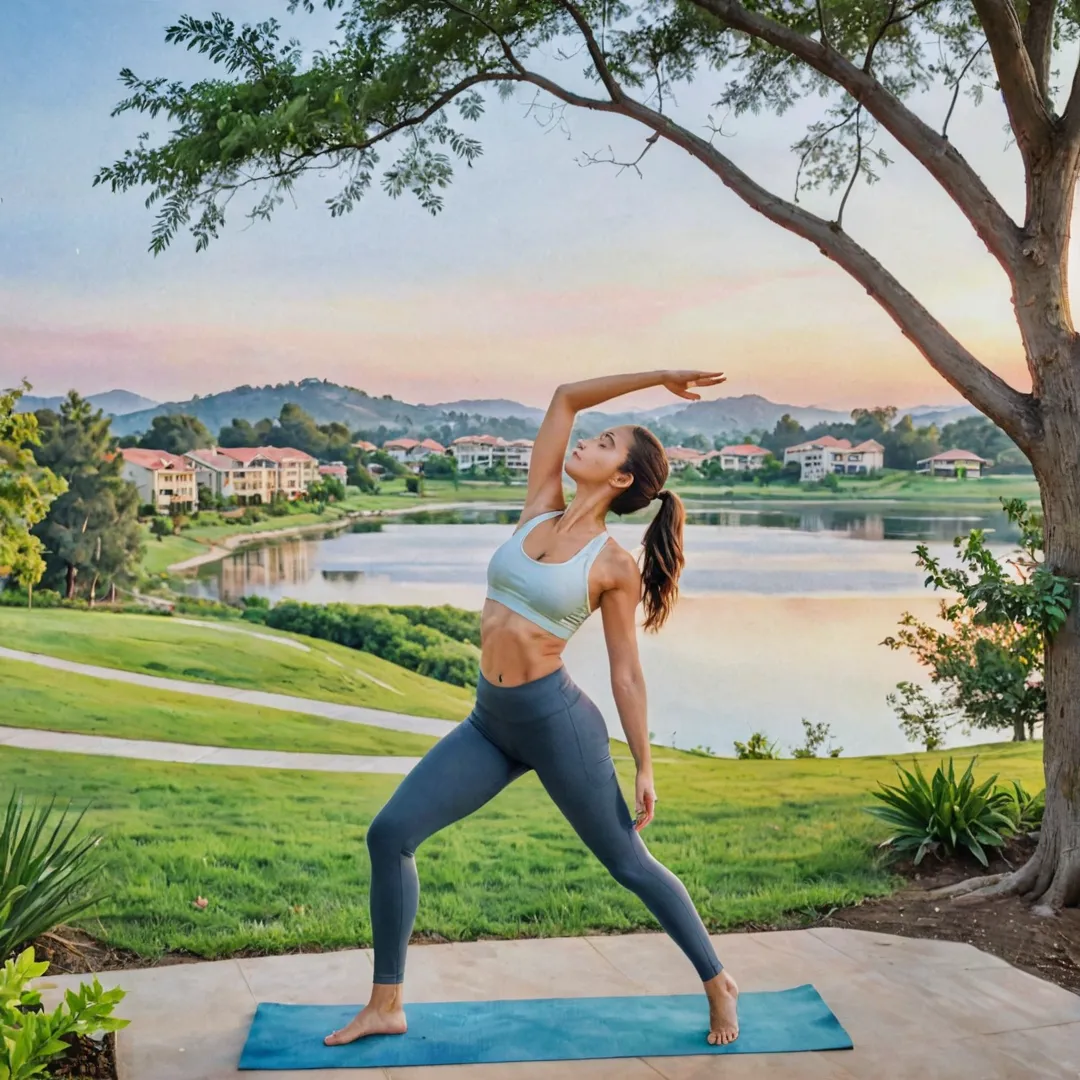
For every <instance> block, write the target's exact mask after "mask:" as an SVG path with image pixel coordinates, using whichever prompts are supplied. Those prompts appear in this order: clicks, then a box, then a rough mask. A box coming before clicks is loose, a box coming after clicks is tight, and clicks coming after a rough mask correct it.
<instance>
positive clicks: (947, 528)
mask: <svg viewBox="0 0 1080 1080" xmlns="http://www.w3.org/2000/svg"><path fill="white" fill-rule="evenodd" d="M517 516H518V515H517V511H516V510H500V511H490V510H489V511H478V510H467V511H454V512H451V513H438V514H435V513H425V514H422V515H420V514H418V515H411V516H410V518H388V519H385V520H384V521H382V522H375V521H371V520H366V521H364V522H362V523H360V527H359V528H358V529H357V530H355V531H350V532H343V533H340V534H338V535H336V536H334V537H332V538H328V539H326V538H324V539H312V540H302V539H293V540H288V541H282V542H280V543H275V544H272V545H268V546H265V547H262V548H254V549H249V550H247V551H243V552H239V553H237V554H235V555H233V556H231V557H230V558H228V559H226V560H225V561H224V562H222V563H220V564H216V565H213V566H209V567H204V568H203V569H202V571H200V573H199V576H198V578H197V579H195V581H193V583H192V591H194V592H197V593H198V594H201V595H204V596H213V597H221V598H224V599H230V600H231V599H236V598H239V597H240V596H244V595H250V594H253V593H254V594H259V595H263V596H267V597H270V598H271V599H274V600H279V599H282V598H285V597H290V598H295V599H298V600H308V601H313V602H332V601H347V602H351V603H408V604H441V603H451V604H455V605H458V606H460V607H465V608H470V609H474V610H475V609H478V608H479V607H480V606H481V605H482V603H483V598H484V586H485V576H486V567H487V563H488V560H489V558H490V557H491V554H492V552H493V551H494V550H495V548H496V547H497V546H498V545H499V544H500V543H502V542H503V541H504V540H505V539H506V537H507V536H508V535H509V532H510V530H511V528H512V526H513V524H514V523H515V522H516V520H517ZM425 519H426V523H424V522H425ZM690 521H691V524H689V525H688V527H687V530H686V552H687V567H686V572H685V575H684V577H683V582H682V596H683V599H682V601H681V603H680V604H679V606H678V608H677V610H676V613H675V615H674V616H673V618H672V620H671V621H670V623H669V624H668V626H666V627H665V628H664V630H663V632H662V633H660V634H659V635H644V634H642V635H640V643H641V655H642V663H643V665H644V667H645V673H646V677H647V680H648V684H649V703H650V728H651V729H652V730H653V732H654V733H655V736H656V739H657V740H658V741H659V742H662V743H667V744H669V745H670V744H672V743H674V744H675V745H677V746H680V747H693V746H698V745H701V746H710V747H712V748H713V750H715V751H716V752H719V753H722V754H730V753H731V752H732V747H731V744H732V740H734V739H745V738H746V736H747V735H749V734H750V733H751V732H752V731H754V730H758V729H761V730H764V731H766V732H767V733H768V734H769V735H770V737H772V738H776V739H779V740H780V743H781V745H782V746H783V747H784V750H785V752H787V753H790V749H791V747H792V746H794V745H798V744H799V742H800V739H801V735H802V728H801V725H800V718H801V717H805V718H806V719H808V720H810V721H812V722H815V723H816V722H819V721H823V720H825V721H828V722H829V723H831V725H832V728H833V732H834V734H835V737H836V740H837V741H838V742H839V743H840V744H841V745H843V747H844V749H845V753H847V754H865V753H891V752H899V751H902V750H903V749H905V747H906V744H905V740H904V738H903V736H902V735H901V733H900V732H899V730H898V728H897V725H896V719H895V717H894V715H893V713H892V711H891V710H890V709H889V707H888V705H887V704H886V702H885V694H886V693H887V692H888V691H889V690H891V689H892V688H893V687H894V686H895V685H896V683H897V682H898V681H900V680H901V679H918V678H919V676H920V671H919V669H918V667H917V666H916V665H915V664H914V662H913V661H912V660H911V659H910V658H909V657H908V656H907V655H905V654H897V653H892V652H890V651H889V650H887V649H885V648H884V647H882V646H881V645H880V642H881V640H882V639H883V638H884V637H885V636H886V635H887V634H889V633H892V632H893V631H894V630H895V629H896V624H897V620H898V619H899V617H900V615H901V614H902V613H903V612H904V611H906V610H910V611H913V612H914V613H915V614H917V615H919V616H920V617H923V618H931V617H932V616H933V614H934V613H935V612H936V607H937V601H936V599H935V598H934V597H933V595H932V594H929V593H927V592H926V590H925V589H924V588H923V584H922V582H923V574H922V573H921V572H920V571H919V570H917V569H916V567H915V562H914V557H913V555H912V549H913V548H914V546H915V544H916V543H918V542H925V543H927V545H928V547H929V548H930V549H931V551H932V552H934V553H935V554H939V555H942V556H945V557H946V558H951V556H952V552H953V546H952V543H951V540H952V537H953V536H955V535H956V534H957V533H966V532H968V531H969V530H970V529H972V528H975V527H981V528H986V529H992V530H994V532H993V534H992V536H993V539H994V541H995V546H999V545H1000V544H1001V542H1002V541H1003V539H1004V538H1005V537H1004V536H1003V534H1004V533H1005V528H1004V526H1005V524H1006V523H1005V522H1004V519H1003V516H999V515H994V514H987V515H981V514H972V515H970V516H953V515H944V516H943V515H940V514H936V515H935V514H932V513H929V512H926V513H922V512H913V511H908V510H907V509H906V508H905V509H903V510H897V512H896V513H895V514H893V513H892V512H891V511H890V512H886V513H882V512H881V511H873V512H867V511H864V510H862V509H860V508H850V507H834V506H828V507H799V508H797V509H794V510H792V509H772V508H769V509H767V510H762V509H746V510H744V509H742V508H737V509H728V508H725V509H723V510H717V509H710V510H709V511H707V512H705V513H700V514H699V513H694V514H693V515H692V516H691V518H690ZM644 524H645V522H644V520H643V519H642V520H636V521H616V522H614V523H613V524H612V525H611V526H610V529H611V532H612V534H613V535H614V536H615V538H616V539H617V540H618V541H619V542H620V543H621V544H623V545H624V546H626V547H628V548H630V549H631V550H632V549H633V548H634V547H635V546H636V545H638V544H639V543H640V539H641V535H642V532H643V529H644ZM566 657H567V664H568V666H569V668H570V670H571V673H572V674H573V676H574V678H575V679H576V680H577V681H578V682H579V683H580V684H581V685H582V687H583V688H584V689H585V690H586V691H587V692H588V693H589V694H590V696H592V697H593V698H594V699H595V700H596V702H597V704H598V705H600V706H601V708H602V709H603V710H604V712H605V715H606V716H607V717H608V723H609V726H610V728H611V730H612V731H613V732H618V730H619V728H618V718H617V716H616V714H615V708H614V702H613V700H612V697H611V692H610V689H609V687H608V674H607V666H606V657H605V652H604V638H603V631H602V625H601V622H600V619H599V618H594V619H591V620H589V622H588V623H587V624H586V626H585V627H584V628H583V630H582V631H581V632H580V633H579V634H578V635H577V636H576V637H575V638H574V639H573V640H572V641H571V643H570V646H569V648H568V650H567V654H566ZM954 741H957V742H959V741H961V739H960V736H959V735H957V736H956V738H955V740H954Z"/></svg>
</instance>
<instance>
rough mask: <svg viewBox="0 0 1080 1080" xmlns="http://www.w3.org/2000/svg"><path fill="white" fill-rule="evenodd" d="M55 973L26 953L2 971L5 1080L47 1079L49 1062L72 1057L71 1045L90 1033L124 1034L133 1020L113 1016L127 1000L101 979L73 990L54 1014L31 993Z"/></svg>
mask: <svg viewBox="0 0 1080 1080" xmlns="http://www.w3.org/2000/svg"><path fill="white" fill-rule="evenodd" d="M48 970H49V965H48V963H47V962H42V963H37V962H36V961H35V959H34V950H33V949H26V950H25V951H24V952H22V953H20V954H19V955H18V956H16V957H14V958H13V959H10V960H8V961H7V962H6V963H5V964H4V967H3V968H2V969H0V1077H3V1080H30V1078H31V1077H35V1076H42V1075H43V1074H44V1073H45V1070H46V1068H47V1067H48V1063H49V1062H50V1061H52V1060H53V1059H54V1058H57V1057H60V1056H61V1055H63V1054H66V1053H67V1051H68V1049H69V1047H70V1045H71V1041H72V1040H73V1039H76V1038H80V1037H85V1036H88V1035H96V1034H99V1033H104V1032H109V1031H119V1030H120V1029H121V1028H124V1027H127V1025H128V1021H127V1020H121V1019H119V1018H118V1017H115V1016H113V1015H112V1011H113V1008H114V1007H115V1006H116V1005H117V1004H119V1002H120V1001H121V1000H122V999H123V997H124V991H123V990H120V989H114V990H104V989H102V986H101V983H100V982H98V980H97V978H95V979H94V981H93V982H92V983H90V984H89V985H87V984H86V983H83V984H82V985H81V986H80V987H79V989H78V990H77V991H76V990H68V991H67V993H66V994H65V995H64V1000H63V1002H62V1003H61V1004H59V1005H57V1007H56V1008H55V1009H53V1011H52V1012H51V1013H47V1012H45V1011H44V1010H43V1008H42V1006H41V994H40V992H39V991H37V990H31V989H30V983H31V982H32V981H33V980H34V979H39V978H41V976H42V975H44V974H45V972H46V971H48Z"/></svg>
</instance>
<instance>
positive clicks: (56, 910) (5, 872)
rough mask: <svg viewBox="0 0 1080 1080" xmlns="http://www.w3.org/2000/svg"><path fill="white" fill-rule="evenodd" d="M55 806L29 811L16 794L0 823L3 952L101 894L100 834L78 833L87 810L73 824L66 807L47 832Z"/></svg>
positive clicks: (75, 912)
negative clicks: (96, 883)
mask: <svg viewBox="0 0 1080 1080" xmlns="http://www.w3.org/2000/svg"><path fill="white" fill-rule="evenodd" d="M54 806H55V800H53V801H52V802H50V803H49V805H48V806H46V807H40V806H39V807H36V808H33V809H31V810H29V811H27V810H25V809H24V807H23V802H22V799H21V798H20V797H19V796H18V795H17V794H13V795H12V796H11V798H10V799H9V801H8V806H7V813H6V814H5V816H4V822H3V827H2V828H0V957H8V956H11V955H12V954H13V953H14V952H15V951H16V950H17V949H18V948H19V947H20V946H22V945H26V944H27V943H29V942H31V941H33V940H34V939H35V938H36V937H38V936H39V935H40V934H44V933H46V932H47V931H49V930H51V929H53V927H55V926H59V925H61V924H62V923H65V922H68V921H69V920H71V919H73V918H74V917H75V916H76V915H81V914H82V913H83V912H84V911H86V910H87V909H88V908H90V907H92V906H93V905H94V904H96V903H97V902H98V900H99V899H101V897H100V896H97V895H94V894H92V893H90V892H89V891H88V888H87V886H88V885H89V883H90V881H91V880H92V879H93V878H95V877H96V876H97V875H98V873H99V872H100V865H99V861H98V859H97V858H95V856H94V849H95V848H96V847H97V845H98V843H99V841H100V837H98V836H93V835H91V836H83V837H82V838H77V837H76V835H75V833H76V830H77V829H78V827H79V825H80V824H81V823H82V818H83V815H82V814H79V816H78V817H77V818H76V819H75V820H74V822H72V823H71V824H70V825H68V812H67V811H66V810H65V811H64V812H63V813H62V814H61V815H60V818H59V820H58V821H56V822H55V823H54V824H52V828H51V831H48V832H47V831H46V828H47V826H49V825H50V823H51V819H52V816H53V807H54ZM2 1075H3V1074H2V1073H0V1076H2Z"/></svg>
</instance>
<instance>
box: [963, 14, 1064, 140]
mask: <svg viewBox="0 0 1080 1080" xmlns="http://www.w3.org/2000/svg"><path fill="white" fill-rule="evenodd" d="M972 5H973V6H974V8H975V14H976V15H978V17H979V22H980V23H982V27H983V30H985V31H986V40H987V41H988V42H989V43H990V54H991V55H992V56H993V58H994V67H995V68H997V74H998V81H999V82H1000V83H1001V96H1002V97H1003V98H1004V99H1005V108H1006V110H1007V111H1008V113H1009V123H1010V124H1011V125H1012V130H1013V135H1015V136H1016V145H1017V146H1018V147H1019V148H1020V152H1021V153H1022V154H1023V155H1024V159H1025V160H1026V161H1030V160H1032V159H1033V158H1034V157H1037V156H1038V155H1039V154H1040V153H1041V152H1042V151H1043V150H1044V149H1045V148H1046V147H1047V146H1048V145H1049V143H1050V138H1051V135H1052V134H1053V130H1054V118H1053V116H1052V115H1051V114H1050V110H1049V108H1048V107H1047V104H1046V99H1045V97H1044V96H1043V94H1042V92H1041V91H1040V89H1039V79H1038V76H1037V74H1036V71H1035V67H1034V65H1033V64H1032V62H1031V56H1030V54H1029V53H1028V50H1027V45H1026V43H1025V41H1024V32H1023V30H1022V29H1021V28H1020V19H1019V16H1018V15H1017V14H1016V8H1014V7H1013V5H1012V0H972ZM1052 18H1053V14H1052V13H1051V19H1052ZM1046 62H1047V64H1048V63H1049V57H1047V61H1046Z"/></svg>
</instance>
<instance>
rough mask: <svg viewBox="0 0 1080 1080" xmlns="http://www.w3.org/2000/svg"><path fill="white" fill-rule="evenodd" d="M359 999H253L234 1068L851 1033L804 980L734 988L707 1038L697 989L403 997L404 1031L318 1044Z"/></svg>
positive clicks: (554, 1057)
mask: <svg viewBox="0 0 1080 1080" xmlns="http://www.w3.org/2000/svg"><path fill="white" fill-rule="evenodd" d="M358 1009H359V1006H357V1005H275V1004H270V1003H262V1004H260V1005H259V1007H258V1009H257V1011H256V1013H255V1019H254V1021H253V1022H252V1025H251V1031H250V1032H249V1033H248V1038H247V1043H246V1045H245V1046H244V1052H243V1054H242V1055H241V1058H240V1068H241V1069H334V1068H339V1069H363V1068H393V1067H394V1066H398V1067H399V1068H400V1067H405V1066H408V1065H478V1064H483V1063H492V1062H502V1061H580V1060H584V1059H586V1058H626V1057H676V1056H682V1055H687V1054H777V1053H792V1052H794V1051H798V1050H850V1049H851V1045H852V1044H851V1039H850V1037H849V1036H848V1033H847V1032H846V1031H844V1029H843V1028H842V1027H841V1026H840V1022H839V1021H838V1020H837V1019H836V1017H835V1016H833V1014H832V1012H831V1011H830V1009H829V1007H828V1005H826V1004H825V1002H824V1001H822V1000H821V997H820V995H819V994H818V992H817V991H816V990H815V989H814V988H813V987H812V986H810V985H809V984H807V985H806V986H798V987H796V988H795V989H793V990H779V991H775V992H771V993H757V994H754V993H746V994H741V995H740V996H739V1026H740V1034H739V1037H738V1039H736V1040H735V1042H733V1043H730V1044H729V1045H727V1046H709V1044H708V1043H707V1042H706V1041H705V1035H706V1032H707V1031H708V1024H709V1009H708V1005H707V1003H706V1001H705V998H704V996H703V995H701V994H680V995H676V996H671V997H605V998H543V999H539V1000H532V1001H451V1002H442V1003H438V1004H416V1005H408V1006H407V1007H406V1012H407V1014H408V1018H409V1031H408V1034H406V1035H375V1036H372V1037H370V1038H367V1039H361V1040H359V1041H358V1042H354V1043H350V1044H349V1045H347V1046H324V1045H323V1041H322V1040H323V1036H325V1035H327V1034H329V1033H330V1032H331V1031H333V1030H335V1029H336V1028H342V1027H344V1026H345V1025H346V1024H347V1023H348V1022H349V1021H350V1020H351V1019H352V1018H353V1017H354V1016H355V1015H356V1013H357V1011H358Z"/></svg>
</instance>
